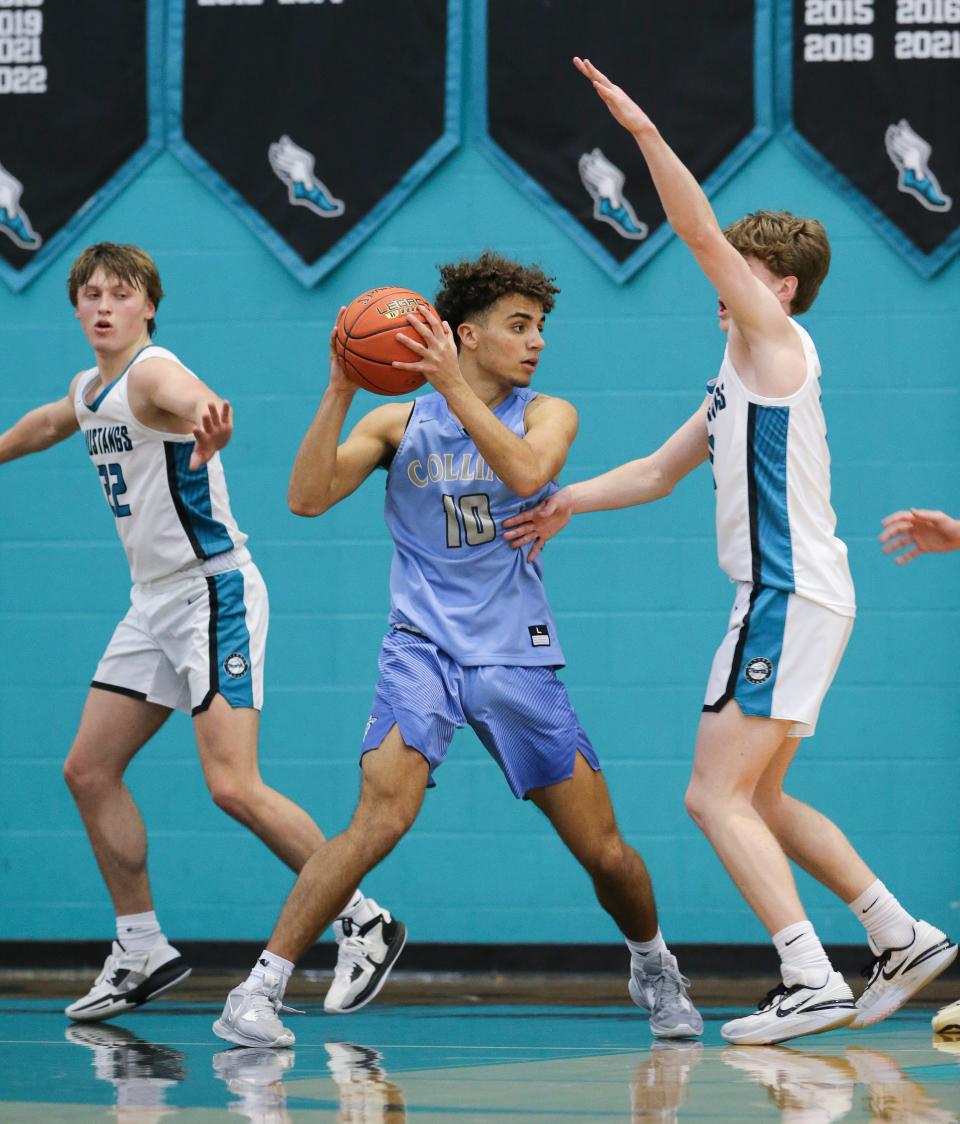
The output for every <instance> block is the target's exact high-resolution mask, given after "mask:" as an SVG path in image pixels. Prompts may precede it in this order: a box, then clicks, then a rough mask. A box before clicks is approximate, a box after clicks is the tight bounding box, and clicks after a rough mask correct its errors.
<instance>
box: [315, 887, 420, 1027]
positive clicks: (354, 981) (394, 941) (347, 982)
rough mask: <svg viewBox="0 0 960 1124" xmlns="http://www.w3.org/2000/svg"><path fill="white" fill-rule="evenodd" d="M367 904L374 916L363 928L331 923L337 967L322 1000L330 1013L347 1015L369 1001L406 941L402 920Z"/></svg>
mask: <svg viewBox="0 0 960 1124" xmlns="http://www.w3.org/2000/svg"><path fill="white" fill-rule="evenodd" d="M367 904H368V905H369V906H370V907H371V908H372V909H373V910H375V911H376V915H375V916H374V917H373V918H371V919H370V920H369V921H367V922H366V924H364V925H358V924H357V923H356V922H355V921H351V920H350V918H349V917H340V918H338V919H337V920H336V921H334V923H333V932H334V936H335V937H336V938H337V946H338V948H337V966H336V968H335V970H334V975H333V983H332V984H331V985H330V990H329V991H328V992H327V995H326V998H325V999H324V1001H323V1009H324V1010H325V1011H327V1012H329V1013H330V1014H342V1015H343V1014H349V1013H350V1012H351V1011H358V1010H359V1009H360V1008H361V1007H363V1006H365V1005H366V1004H367V1003H369V1002H370V1000H371V999H373V997H374V996H375V995H376V994H377V993H378V992H379V991H380V989H381V988H382V987H383V985H384V984H385V983H386V982H387V976H388V975H389V974H390V969H391V968H392V967H393V965H394V963H395V962H396V959H397V957H398V956H399V955H400V953H401V952H402V951H403V946H404V945H405V944H406V942H407V929H406V926H405V925H404V923H403V922H402V921H398V920H397V919H396V918H395V917H392V916H391V915H390V913H389V911H388V910H386V909H384V908H383V907H382V906H379V905H377V903H376V902H375V901H374V900H373V899H372V898H367Z"/></svg>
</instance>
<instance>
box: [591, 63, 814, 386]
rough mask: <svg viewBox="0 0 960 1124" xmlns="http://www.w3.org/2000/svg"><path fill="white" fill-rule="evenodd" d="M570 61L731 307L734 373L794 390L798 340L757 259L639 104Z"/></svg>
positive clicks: (792, 281) (798, 377) (798, 378)
mask: <svg viewBox="0 0 960 1124" xmlns="http://www.w3.org/2000/svg"><path fill="white" fill-rule="evenodd" d="M574 65H575V66H576V67H577V69H578V70H579V71H580V73H581V74H583V75H584V76H585V77H586V78H587V79H589V81H590V82H591V83H592V84H593V88H594V89H595V90H596V92H597V94H598V95H599V97H600V99H601V100H602V101H603V102H604V104H605V105H606V106H607V108H608V109H609V110H610V113H611V114H612V116H613V117H614V118H615V119H616V121H618V122H619V124H621V125H622V126H623V127H624V128H625V129H626V130H627V131H628V132H629V133H630V134H631V135H632V136H633V138H634V140H635V141H636V142H637V146H638V147H639V149H640V152H641V154H642V155H643V158H644V160H645V161H646V164H647V167H648V169H649V171H650V176H651V178H652V180H653V183H654V187H656V189H657V194H658V195H659V196H660V202H661V203H662V204H663V209H664V212H665V214H666V216H667V221H668V222H669V223H670V225H671V226H672V227H673V229H674V230H675V231H676V233H677V235H678V237H679V238H681V239H682V240H683V242H684V243H685V244H686V245H687V246H688V247H689V249H690V251H691V252H692V253H693V255H694V257H695V258H696V259H697V263H698V265H699V266H700V268H701V269H702V270H703V272H704V273H705V274H706V276H707V277H708V278H709V280H710V281H711V282H712V284H713V285H714V287H715V288H716V290H717V293H718V295H719V297H720V300H721V302H722V303H723V305H724V306H725V307H726V308H727V310H728V311H729V312H730V315H731V319H732V322H733V323H732V327H731V333H732V334H731V346H732V348H733V351H734V354H733V359H734V363H735V364H736V365H737V370H738V373H739V374H740V375H741V377H744V378H745V380H746V381H747V382H748V384H749V383H755V389H756V390H758V391H759V392H760V393H763V394H765V395H768V396H770V397H785V396H787V395H789V394H792V393H793V392H794V391H795V390H798V389H799V388H800V386H801V385H802V384H803V380H804V377H805V375H806V366H805V361H804V354H803V346H802V344H801V342H800V339H799V337H798V336H797V333H796V332H795V331H794V330H793V328H792V327H791V326H790V324H789V321H788V316H787V313H786V312H785V310H784V305H783V303H782V301H781V299H780V297H779V296H778V295H777V294H776V293H775V292H774V291H772V290H771V288H770V287H769V286H768V284H765V283H764V279H763V277H762V276H760V275H758V274H757V273H756V272H755V271H756V268H757V267H760V269H761V270H762V266H760V263H759V262H757V263H754V265H753V266H751V264H750V263H749V262H748V261H747V259H745V258H744V257H743V256H742V255H741V254H740V253H738V251H737V250H735V249H734V248H733V246H731V245H730V243H729V242H728V241H727V239H726V238H725V237H724V234H723V231H722V230H721V228H720V224H719V223H718V222H717V218H716V215H715V214H714V213H713V208H712V207H711V206H710V201H709V200H708V199H707V197H706V195H705V194H704V193H703V190H702V189H701V187H700V185H699V184H698V183H697V181H696V180H695V179H694V177H693V175H691V173H690V171H689V169H688V168H687V167H686V166H685V165H684V164H683V162H682V161H681V160H680V158H679V157H678V156H677V154H676V153H675V152H674V151H673V149H671V148H670V146H669V145H668V144H667V142H666V141H665V140H664V139H663V137H662V136H661V135H660V133H659V131H658V130H657V128H656V126H655V125H654V123H653V122H652V121H651V120H650V118H649V117H648V116H647V114H646V113H645V112H644V111H643V110H642V109H641V108H640V106H638V105H637V104H636V102H634V101H633V99H632V98H630V96H629V95H628V94H627V93H625V92H624V90H622V89H621V88H620V87H619V86H617V85H615V84H614V83H613V82H612V81H611V80H610V79H609V78H608V77H607V76H606V75H605V74H603V73H602V72H601V71H599V70H598V69H597V68H596V67H595V66H594V65H593V64H592V63H591V62H590V61H589V60H588V59H580V58H575V59H574ZM771 276H772V275H771ZM767 280H770V278H767ZM777 280H779V282H780V283H781V284H782V285H783V286H786V289H785V290H784V293H783V295H784V296H786V297H787V298H789V297H790V296H792V292H787V291H786V290H789V289H790V287H791V286H792V289H793V291H795V289H796V278H790V277H786V278H780V279H777ZM738 351H740V352H741V354H739V355H738V354H737V352H738ZM743 368H748V369H743Z"/></svg>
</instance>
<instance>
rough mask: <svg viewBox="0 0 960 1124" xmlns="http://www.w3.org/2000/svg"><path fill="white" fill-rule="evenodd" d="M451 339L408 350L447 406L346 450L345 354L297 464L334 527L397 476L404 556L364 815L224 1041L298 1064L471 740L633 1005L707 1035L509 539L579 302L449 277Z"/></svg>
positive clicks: (533, 283) (370, 729) (363, 433)
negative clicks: (322, 956)
mask: <svg viewBox="0 0 960 1124" xmlns="http://www.w3.org/2000/svg"><path fill="white" fill-rule="evenodd" d="M441 279H442V282H443V288H442V290H441V292H440V293H439V295H438V297H437V302H436V304H437V309H438V311H439V313H440V316H441V317H443V321H442V322H441V320H438V319H437V317H436V316H434V315H433V314H432V313H428V315H427V321H426V322H422V321H420V320H418V319H415V318H413V317H411V318H410V328H409V332H408V334H407V335H406V336H405V337H403V336H402V337H401V338H403V339H404V342H405V343H406V344H407V346H409V348H410V349H411V353H412V354H411V362H409V363H405V364H404V363H401V364H397V366H401V367H405V368H407V369H409V370H412V371H420V372H422V374H423V375H424V376H425V377H426V378H427V379H428V380H429V381H430V383H431V384H432V385H433V387H434V389H435V391H436V393H434V394H427V395H425V396H423V397H421V398H418V399H416V401H414V402H413V403H410V402H391V403H389V404H387V405H384V406H380V407H378V408H377V409H374V410H372V411H371V412H370V413H368V414H367V415H366V416H365V417H364V418H362V419H361V420H360V421H359V422H358V423H357V425H356V426H355V427H354V429H353V431H352V432H351V433H350V435H349V436H348V437H347V439H346V440H345V441H344V442H343V443H342V444H340V435H341V430H342V428H343V423H344V419H345V417H346V414H347V410H348V408H349V406H350V403H351V401H352V399H353V396H354V393H355V392H356V389H357V388H356V386H355V385H354V384H353V383H351V382H350V381H349V380H348V379H347V378H346V376H345V374H344V372H343V369H342V367H341V364H340V361H339V360H338V359H337V357H336V354H335V352H334V350H333V337H332V336H331V356H330V383H329V386H328V387H327V389H326V391H325V393H324V395H323V399H322V401H321V404H320V408H319V410H318V411H317V414H316V416H315V418H314V420H313V422H312V424H311V426H310V429H309V430H308V432H307V435H306V437H305V438H304V440H303V443H302V445H301V447H300V451H299V453H298V454H297V459H296V463H295V464H294V468H293V474H292V477H291V480H290V506H291V508H292V510H293V511H295V512H296V513H298V514H300V515H320V514H322V513H323V512H325V511H327V510H329V508H331V507H332V506H333V505H334V504H336V503H339V502H340V500H342V499H344V498H346V497H347V496H349V495H350V493H351V492H353V491H355V490H356V488H358V487H359V486H360V484H362V483H363V481H364V480H365V479H366V478H367V477H368V476H370V475H371V473H373V472H374V471H375V470H376V469H377V468H386V470H387V495H386V509H385V512H386V521H387V526H388V528H389V530H390V534H391V536H392V538H393V542H394V556H393V565H392V568H391V572H390V593H391V601H392V609H391V613H390V631H389V632H388V633H387V636H386V638H385V639H384V642H383V648H382V651H381V654H380V681H379V683H378V684H377V689H376V695H375V697H374V701H373V706H372V708H371V712H370V718H369V721H368V722H367V728H366V731H365V733H364V737H363V745H362V754H361V763H362V776H363V779H362V786H361V792H360V801H359V804H358V806H357V809H356V812H355V813H354V816H353V819H352V821H351V823H350V825H349V827H348V828H347V829H346V831H344V832H343V834H342V835H338V836H337V837H336V838H334V839H331V840H330V841H329V842H327V843H325V844H324V845H323V846H322V847H320V848H319V850H318V851H317V853H316V854H315V855H314V856H313V857H312V858H311V859H310V861H309V862H308V863H307V865H306V866H305V867H304V869H303V871H302V872H301V874H300V878H299V879H298V881H297V884H296V886H295V887H294V889H293V892H292V893H291V895H290V897H289V898H288V899H287V903H286V905H285V906H284V908H283V912H282V913H281V915H280V919H279V921H278V923H277V926H276V929H275V930H274V933H273V936H272V937H271V938H270V942H269V944H268V945H267V948H266V950H265V951H264V953H263V955H262V957H261V961H260V962H261V963H266V964H268V965H269V966H270V971H269V972H267V971H266V969H264V970H263V971H260V970H259V969H255V970H254V973H253V974H252V975H251V977H250V979H249V980H248V981H247V982H246V983H245V984H244V985H243V986H242V987H240V988H237V989H235V990H234V991H233V992H231V993H230V995H229V997H228V998H227V1002H226V1006H225V1007H224V1011H223V1015H222V1016H221V1018H220V1019H219V1020H218V1021H217V1022H216V1023H215V1024H214V1031H215V1032H216V1033H217V1034H219V1035H220V1036H221V1037H223V1038H226V1039H227V1040H228V1041H230V1042H235V1043H237V1044H239V1045H241V1046H289V1045H291V1044H292V1043H293V1041H294V1037H293V1034H292V1033H291V1032H290V1031H289V1030H288V1029H287V1028H286V1027H284V1026H283V1024H282V1022H281V1021H280V1019H279V1018H278V1011H279V1010H280V1007H281V1005H282V999H283V992H284V988H285V986H286V982H287V979H288V978H289V975H290V973H291V971H292V970H293V965H294V962H295V961H296V960H297V958H298V957H299V956H301V955H302V954H303V952H304V951H305V950H306V949H307V948H308V947H309V946H310V945H311V944H312V943H313V941H314V940H316V937H317V935H318V934H319V933H320V932H322V930H323V929H324V928H325V927H326V926H327V925H329V924H330V922H331V921H332V920H333V918H334V917H336V916H337V913H338V911H339V910H340V908H341V906H342V903H343V902H344V901H346V900H347V899H348V898H349V896H350V894H351V893H352V892H353V888H354V887H355V886H356V885H357V883H358V882H359V881H360V879H361V878H362V877H363V876H364V875H365V874H366V873H367V871H369V870H371V869H372V868H373V867H374V866H376V865H377V863H379V862H380V861H381V860H382V859H383V858H384V857H385V856H386V855H387V854H389V853H390V851H391V850H392V849H393V848H394V847H395V846H396V844H397V843H398V842H399V841H400V839H401V838H402V837H403V836H404V835H405V834H406V832H407V831H408V830H409V829H410V827H411V825H412V824H413V822H414V820H415V819H416V817H417V814H418V812H419V811H420V806H421V804H422V802H423V797H424V793H425V791H426V789H427V788H428V787H430V786H432V785H433V774H434V772H435V770H436V769H437V768H439V766H440V765H441V764H442V763H443V761H444V758H445V757H446V753H447V747H448V746H449V744H450V740H451V738H452V737H453V733H454V731H455V730H456V729H457V728H458V727H461V726H464V725H470V726H471V727H472V728H473V730H474V731H475V732H476V734H477V736H478V737H479V738H480V740H481V741H482V742H483V744H484V746H485V747H486V749H487V750H488V752H489V753H490V755H491V756H492V757H493V758H494V760H495V761H496V762H497V764H498V765H499V766H500V768H501V770H502V771H503V773H504V776H505V777H506V780H507V783H508V784H509V786H510V789H511V791H512V792H513V794H514V796H516V797H523V798H526V799H529V800H531V801H533V803H534V804H536V805H537V807H539V808H540V809H541V810H542V811H543V812H544V813H545V815H546V816H547V817H548V819H549V820H550V821H551V823H552V824H553V826H554V827H555V828H556V830H557V832H558V833H559V835H560V837H561V838H562V839H563V841H564V842H565V843H566V844H567V846H568V847H569V848H570V850H571V851H572V852H573V854H574V856H575V857H576V858H577V859H578V860H579V862H580V863H581V864H582V865H583V867H584V868H585V869H586V871H587V873H588V874H589V875H590V877H591V878H592V880H593V884H594V888H595V890H596V893H597V898H598V900H599V901H600V904H601V905H602V906H603V907H604V909H606V910H607V912H608V913H609V914H610V915H611V916H612V917H613V919H614V921H615V922H616V924H617V925H618V927H619V928H620V930H621V932H622V933H623V935H624V937H625V938H626V940H627V944H628V946H629V948H630V951H631V974H630V980H629V985H628V986H629V992H630V995H631V997H632V998H633V1000H634V1001H635V1002H636V1003H637V1004H638V1006H641V1007H645V1008H647V1009H649V1010H650V1012H651V1017H650V1024H651V1029H652V1031H653V1033H654V1034H655V1035H657V1036H659V1037H666V1038H679V1037H689V1036H695V1035H698V1034H700V1032H701V1030H702V1028H703V1020H702V1019H701V1018H700V1015H699V1014H698V1013H697V1011H696V1009H695V1008H694V1007H693V1005H692V1003H691V1002H690V999H689V998H688V996H687V993H686V987H687V986H688V985H687V981H686V980H684V978H683V977H682V976H681V975H680V972H679V970H678V968H677V962H676V960H675V958H674V957H673V956H672V955H671V954H670V952H669V951H668V950H667V947H666V945H665V944H664V941H663V938H662V936H661V935H660V930H659V927H658V925H657V913H656V907H655V904H654V900H653V890H652V887H651V885H650V878H649V875H648V874H647V871H646V868H645V867H644V865H643V861H642V860H641V858H640V856H639V855H638V854H637V853H636V852H635V851H634V850H633V849H632V848H631V847H629V846H628V845H627V844H626V842H625V841H624V840H623V838H622V836H621V835H620V831H619V829H618V827H617V825H616V822H615V820H614V815H613V808H612V806H611V804H610V797H609V795H608V793H607V788H606V784H605V783H604V779H603V775H602V773H601V772H600V771H599V770H600V765H599V762H598V761H597V756H596V754H595V753H594V750H593V747H592V745H591V744H590V740H589V738H588V737H587V735H586V734H585V733H584V731H583V730H582V729H581V727H580V724H579V722H578V721H577V716H576V714H575V713H574V711H573V708H572V707H571V705H570V701H569V699H568V698H567V693H566V690H565V689H564V686H563V684H562V683H561V682H560V680H559V679H558V678H557V675H556V671H555V669H556V668H557V667H559V666H561V665H562V664H563V662H564V659H563V652H562V651H561V648H560V642H559V639H558V637H557V630H556V625H555V623H554V619H553V614H552V613H551V611H550V606H549V604H548V603H547V599H546V594H545V592H544V589H543V582H542V574H541V569H540V564H539V562H537V563H533V564H531V563H530V562H528V561H527V559H526V558H524V557H523V555H521V554H517V553H515V552H513V551H511V549H510V547H509V545H508V544H507V543H506V542H505V541H504V539H503V535H502V530H501V529H502V527H503V523H504V520H505V519H507V518H509V517H510V516H511V515H513V514H515V513H516V512H518V511H521V510H523V509H524V508H525V507H527V506H529V505H532V504H536V503H537V502H538V501H539V500H540V499H542V498H543V497H545V496H547V495H549V494H550V493H551V492H553V491H554V490H555V487H556V485H555V484H554V483H553V480H554V477H555V476H556V475H557V474H558V473H559V472H560V470H561V469H562V468H563V465H564V462H565V460H566V457H567V452H568V450H569V448H570V444H571V442H572V441H573V438H574V435H575V433H576V428H577V418H576V412H575V411H574V409H573V407H572V406H571V405H570V404H569V403H568V402H564V401H563V400H561V399H559V398H551V397H548V396H546V395H543V394H539V393H537V392H536V391H534V390H531V389H530V382H531V380H532V378H533V375H534V372H535V371H536V369H537V366H538V363H539V361H540V353H541V351H542V349H543V346H544V341H543V334H542V333H543V322H544V317H545V316H546V314H547V313H549V312H550V310H551V309H552V308H553V303H554V296H555V294H556V293H557V292H558V291H559V290H558V289H557V288H556V287H555V286H554V285H553V284H552V283H551V279H550V278H547V277H546V276H544V274H543V273H542V272H541V270H540V269H538V268H536V267H532V268H526V267H524V266H522V265H519V264H518V263H516V262H511V261H508V260H506V259H505V258H502V257H500V256H499V255H496V254H493V253H490V252H487V253H485V254H484V255H483V256H482V257H480V258H479V259H478V260H477V261H472V262H461V263H459V264H457V265H448V266H444V267H443V268H442V269H441Z"/></svg>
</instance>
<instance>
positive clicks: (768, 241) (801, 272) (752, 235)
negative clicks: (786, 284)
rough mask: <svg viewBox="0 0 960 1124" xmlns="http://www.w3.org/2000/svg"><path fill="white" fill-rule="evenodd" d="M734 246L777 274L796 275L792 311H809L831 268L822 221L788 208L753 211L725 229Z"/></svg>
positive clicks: (745, 255)
mask: <svg viewBox="0 0 960 1124" xmlns="http://www.w3.org/2000/svg"><path fill="white" fill-rule="evenodd" d="M723 233H724V235H725V236H726V239H727V241H728V242H729V243H730V245H731V246H733V248H734V249H735V250H737V251H738V252H739V253H741V254H743V256H744V257H750V258H756V259H757V260H758V261H761V262H763V264H764V265H765V266H766V267H767V269H769V270H770V272H771V273H774V274H776V275H777V277H796V279H797V291H796V293H795V294H794V297H793V300H792V301H791V303H790V310H791V312H806V311H807V309H808V308H809V307H810V306H811V305H812V304H813V302H814V301H815V300H816V297H817V293H818V292H819V291H820V286H821V284H822V283H823V279H824V278H825V277H826V276H827V271H828V270H829V269H830V243H829V241H828V240H827V232H826V231H825V230H824V228H823V223H821V222H819V221H818V220H817V219H802V218H798V217H797V216H796V215H791V214H790V212H789V211H754V212H753V213H752V214H749V215H745V216H744V217H743V218H742V219H739V220H738V221H737V222H735V223H731V224H730V226H728V227H727V228H726V229H725V230H724V232H723Z"/></svg>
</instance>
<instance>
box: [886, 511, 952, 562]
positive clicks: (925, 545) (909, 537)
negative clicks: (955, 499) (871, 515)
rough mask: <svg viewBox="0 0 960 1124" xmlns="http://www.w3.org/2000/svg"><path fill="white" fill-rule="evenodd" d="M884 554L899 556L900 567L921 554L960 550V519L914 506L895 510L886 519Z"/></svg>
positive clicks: (897, 559)
mask: <svg viewBox="0 0 960 1124" xmlns="http://www.w3.org/2000/svg"><path fill="white" fill-rule="evenodd" d="M880 542H881V543H883V553H884V554H896V552H897V551H901V553H899V554H896V557H895V558H894V561H895V562H896V563H897V565H898V566H902V565H903V564H904V563H905V562H912V561H913V559H914V558H919V557H920V555H921V554H944V553H946V552H947V551H950V550H960V519H954V518H952V516H950V515H947V513H946V512H945V511H929V510H927V509H924V508H917V507H912V508H910V509H909V511H894V512H893V513H892V514H890V515H888V516H887V517H886V518H885V519H884V520H883V532H882V534H881V535H880Z"/></svg>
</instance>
